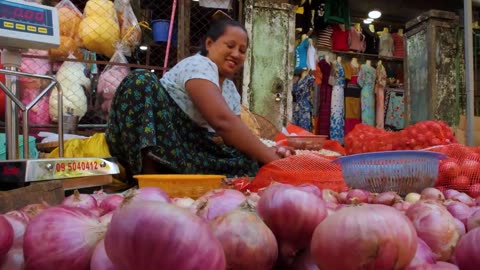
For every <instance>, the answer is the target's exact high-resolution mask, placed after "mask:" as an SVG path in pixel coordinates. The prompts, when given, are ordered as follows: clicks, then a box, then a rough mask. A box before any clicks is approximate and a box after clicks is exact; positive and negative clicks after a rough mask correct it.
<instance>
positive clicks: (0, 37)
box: [0, 0, 119, 190]
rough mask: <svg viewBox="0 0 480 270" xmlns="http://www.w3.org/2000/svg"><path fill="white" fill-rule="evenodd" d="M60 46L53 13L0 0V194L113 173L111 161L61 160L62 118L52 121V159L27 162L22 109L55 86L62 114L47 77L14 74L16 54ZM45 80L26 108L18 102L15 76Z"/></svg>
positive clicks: (33, 5) (41, 7) (51, 9)
mask: <svg viewBox="0 0 480 270" xmlns="http://www.w3.org/2000/svg"><path fill="white" fill-rule="evenodd" d="M59 45H60V31H59V25H58V14H57V9H56V8H54V7H49V6H45V5H40V4H36V3H30V2H24V1H19V0H0V49H3V50H2V57H1V63H2V65H3V66H4V67H5V69H0V73H5V75H6V76H5V78H6V81H5V84H3V83H1V82H0V90H2V91H3V92H5V94H6V103H5V123H6V127H5V129H6V134H5V135H6V139H7V140H6V142H7V145H6V146H7V160H6V161H0V190H2V186H3V187H7V186H12V185H15V184H18V185H22V184H25V183H27V182H35V181H44V180H55V179H69V178H78V177H86V176H99V175H112V174H118V173H119V168H118V165H117V164H116V162H115V161H116V159H115V158H96V157H92V158H63V150H64V149H63V117H58V142H59V155H60V157H61V158H55V159H28V157H29V149H28V148H29V147H28V146H29V142H28V137H29V136H28V111H29V110H30V109H31V108H32V107H33V106H35V104H36V103H37V102H38V101H39V100H40V99H41V98H42V97H43V96H45V95H46V94H47V93H48V92H49V91H50V90H51V89H52V88H53V87H54V86H55V85H56V86H57V89H58V96H59V99H58V115H60V116H61V115H63V102H62V101H63V93H62V90H61V87H60V84H58V83H57V81H56V79H55V78H54V77H52V76H44V75H36V74H30V73H25V72H19V71H18V68H19V67H20V65H21V62H22V54H21V53H22V51H24V50H26V49H42V50H46V49H51V48H57V47H58V46H59ZM18 76H26V77H31V78H39V79H46V80H49V81H50V84H49V85H48V86H47V87H46V88H45V89H44V90H43V91H42V92H41V93H40V94H39V95H38V96H37V97H36V98H35V99H34V100H32V101H31V102H30V103H29V104H27V105H25V104H23V103H22V102H21V101H20V100H19V91H18V86H17V77H18ZM19 110H21V111H22V114H23V125H22V130H23V140H24V142H23V149H24V157H25V158H26V159H17V157H18V149H19V148H18V131H19V129H18V111H19Z"/></svg>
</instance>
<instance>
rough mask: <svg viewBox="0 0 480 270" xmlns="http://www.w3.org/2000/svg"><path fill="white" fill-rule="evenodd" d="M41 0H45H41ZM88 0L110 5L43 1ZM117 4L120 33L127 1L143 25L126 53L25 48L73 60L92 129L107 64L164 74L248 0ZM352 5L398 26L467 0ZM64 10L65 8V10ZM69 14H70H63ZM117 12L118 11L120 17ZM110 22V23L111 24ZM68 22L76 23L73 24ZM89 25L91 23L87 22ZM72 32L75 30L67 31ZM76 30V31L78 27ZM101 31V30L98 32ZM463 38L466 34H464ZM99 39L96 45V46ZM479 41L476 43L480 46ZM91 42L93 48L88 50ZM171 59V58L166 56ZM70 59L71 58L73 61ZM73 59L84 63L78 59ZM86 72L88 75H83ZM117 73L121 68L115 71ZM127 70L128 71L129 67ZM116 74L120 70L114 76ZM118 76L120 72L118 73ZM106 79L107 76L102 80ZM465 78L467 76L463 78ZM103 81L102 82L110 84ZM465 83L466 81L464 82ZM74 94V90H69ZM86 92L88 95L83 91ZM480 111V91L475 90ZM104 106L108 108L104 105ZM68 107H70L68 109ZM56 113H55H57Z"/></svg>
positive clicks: (34, 65) (99, 116)
mask: <svg viewBox="0 0 480 270" xmlns="http://www.w3.org/2000/svg"><path fill="white" fill-rule="evenodd" d="M37 2H39V1H37ZM40 2H42V1H40ZM88 2H92V3H94V4H95V5H94V7H95V8H94V9H92V10H95V9H96V10H97V11H99V13H101V12H100V11H101V10H102V9H103V10H104V11H105V9H107V10H108V8H107V6H110V5H106V4H105V3H106V2H108V1H93V0H91V1H86V0H72V1H51V0H49V1H47V0H45V1H43V2H42V3H43V4H46V5H50V6H55V5H59V4H62V3H63V4H64V3H70V4H71V5H73V6H74V8H75V9H78V12H79V13H80V14H79V16H80V18H81V19H83V16H84V15H85V14H86V13H88V12H85V7H86V6H87V3H88ZM110 2H112V3H113V4H114V7H115V10H116V14H114V15H115V16H116V19H114V20H116V21H117V25H118V28H119V31H120V32H119V35H120V37H119V38H118V39H121V38H123V37H124V35H127V36H128V35H133V34H134V33H132V31H130V32H129V29H128V28H126V29H123V32H122V25H120V24H121V23H122V18H121V17H122V11H121V8H120V9H119V8H118V7H119V6H124V5H125V4H127V5H129V6H131V11H132V13H133V15H134V18H133V19H134V20H133V23H132V24H130V27H132V28H135V29H136V31H140V32H141V34H140V35H139V36H140V37H138V36H137V37H136V38H137V41H136V42H133V44H130V45H133V46H131V48H130V50H129V53H126V54H125V55H124V56H125V58H122V57H120V58H119V57H118V56H117V55H115V57H113V58H112V56H113V55H112V51H115V47H114V46H113V45H112V46H110V49H109V52H105V51H102V49H97V50H95V49H92V46H86V45H85V44H83V45H81V44H77V45H74V44H73V42H72V40H71V39H67V38H64V39H62V41H63V42H62V43H63V45H62V47H61V49H62V50H60V51H59V50H55V51H54V52H52V51H50V52H46V51H28V52H26V53H25V54H24V63H23V65H22V70H23V71H27V72H32V73H37V74H48V75H51V74H54V75H57V73H58V72H59V71H60V67H61V65H62V64H63V63H67V62H70V64H66V65H65V67H64V69H63V70H62V72H60V74H62V73H63V74H64V75H65V76H64V77H65V81H64V82H63V83H64V84H67V85H68V86H69V88H70V86H71V88H76V89H77V90H76V91H73V92H72V93H70V98H69V97H68V95H67V100H69V101H70V100H71V102H70V103H68V102H67V104H66V105H65V107H69V106H70V107H71V106H74V107H82V108H80V110H81V113H82V114H84V116H83V117H81V119H80V122H79V129H78V130H79V131H83V132H86V133H92V132H97V131H102V130H104V128H105V124H106V115H107V111H108V102H104V99H107V100H108V99H111V96H112V93H113V92H114V90H108V91H105V89H102V88H101V87H99V85H98V83H99V80H100V76H101V74H102V72H103V71H105V70H106V69H111V68H112V67H115V69H119V70H122V69H123V70H127V69H133V68H146V69H150V70H153V71H154V72H156V73H158V75H159V76H161V74H162V73H163V69H164V63H165V62H166V66H167V69H168V68H170V67H172V66H173V65H174V64H175V63H176V62H178V61H179V60H181V59H183V58H184V57H187V56H189V55H191V54H193V53H195V52H197V51H198V48H199V44H200V43H201V40H202V38H203V36H204V34H205V32H206V30H207V28H208V25H209V22H210V20H211V17H212V15H213V14H214V12H215V11H216V10H218V9H219V8H220V9H222V10H223V11H224V12H225V13H227V14H228V15H230V16H231V17H232V18H234V19H239V20H241V21H243V20H244V18H245V16H244V14H243V13H244V10H245V9H244V3H245V1H243V0H235V1H224V0H201V1H191V0H177V1H173V0H171V1H170V0H169V1H146V0H135V1H119V0H117V1H110ZM273 2H277V3H286V2H290V3H291V4H295V2H298V1H286V0H276V1H273ZM347 2H348V5H349V8H350V10H351V16H352V19H360V18H363V17H366V13H367V11H368V10H369V9H372V8H376V9H379V10H382V13H383V16H382V19H381V20H380V21H378V22H377V24H381V25H385V26H390V28H392V26H393V27H397V26H398V25H402V24H404V23H405V22H406V21H407V20H409V19H411V18H414V17H415V16H417V15H418V14H420V13H421V12H423V11H426V10H428V9H432V8H435V9H442V10H450V11H454V12H457V13H459V14H460V15H461V13H462V8H463V5H462V2H461V1H436V2H433V3H431V2H427V1H411V0H409V1H406V0H404V1H395V3H385V2H383V1H378V0H370V1H366V2H365V1H362V3H359V2H358V1H347ZM174 3H175V4H176V5H175V9H174V11H175V12H174V13H173V14H174V16H173V21H174V26H173V29H172V30H173V31H172V37H171V41H170V46H169V48H168V56H167V46H168V42H167V40H166V39H167V37H168V30H169V26H170V25H169V22H170V20H171V19H172V10H173V7H174ZM62 14H63V13H62ZM63 15H65V14H63ZM473 15H474V18H476V17H478V14H477V12H475V11H474V14H473ZM115 16H114V17H115ZM93 22H95V23H96V25H97V26H98V25H100V26H102V23H103V26H102V27H100V28H101V29H110V28H109V25H108V22H105V21H95V20H93ZM105 23H106V24H105ZM68 26H71V25H70V24H69V25H68ZM87 28H88V27H87ZM67 32H68V33H70V34H71V32H72V31H71V30H70V31H67ZM73 34H75V33H73ZM97 35H98V34H97ZM459 39H463V37H459ZM475 40H476V41H477V42H476V44H477V45H478V36H477V34H475ZM95 46H97V45H93V47H95ZM141 46H145V48H146V49H145V50H142V49H140V47H141ZM477 47H478V46H476V47H475V48H474V49H475V50H478V48H477ZM86 48H88V50H86ZM72 49H74V50H75V51H76V53H75V55H76V59H74V60H72V59H68V56H69V54H68V52H69V51H70V50H72ZM476 55H477V53H475V54H474V56H475V61H474V62H475V63H476V62H477V57H476ZM166 58H168V59H167V61H165V60H166ZM67 60H68V61H67ZM73 63H81V64H77V65H74V64H73ZM82 73H83V74H84V75H85V76H82ZM112 73H113V74H116V73H115V72H112ZM124 73H125V72H124ZM477 73H478V70H477V64H475V74H477ZM113 77H115V76H113ZM241 77H242V76H241V74H239V78H238V79H237V88H238V89H239V90H240V91H242V83H241V81H242V80H241ZM476 77H478V76H476ZM115 78H118V77H115ZM79 80H83V83H77V82H78V81H79ZM104 81H106V84H107V85H108V84H113V85H115V84H118V83H119V82H118V79H116V80H113V82H112V81H111V80H109V79H108V78H107V79H106V80H104ZM100 82H101V80H100ZM462 83H463V82H462ZM104 85H105V84H103V85H102V84H101V85H100V86H104ZM42 86H44V82H41V81H38V80H26V79H21V87H22V91H23V94H22V98H23V100H24V101H25V102H26V101H29V100H31V99H32V98H33V97H34V96H35V94H36V93H38V91H39V89H40V88H41V87H42ZM81 89H86V91H81ZM460 89H464V87H460ZM67 94H68V93H67ZM83 94H85V96H83ZM460 95H461V97H460V101H461V106H460V107H461V110H462V111H465V110H466V103H465V100H466V94H465V92H463V91H461V93H460ZM475 96H476V98H475V104H476V106H475V108H476V109H475V114H476V115H480V109H479V108H480V106H479V102H480V98H479V96H480V93H478V91H475ZM49 99H51V98H49V97H47V98H45V99H42V101H41V102H39V104H38V105H37V106H36V107H35V108H34V110H32V112H31V115H30V118H31V121H30V123H31V127H32V128H33V129H32V131H33V132H35V131H40V130H45V129H54V128H55V124H56V122H55V121H56V115H55V113H54V112H51V109H49V106H50V105H52V104H54V102H55V101H54V100H53V101H51V100H49ZM102 106H103V109H102ZM64 111H67V110H64ZM52 114H53V115H52Z"/></svg>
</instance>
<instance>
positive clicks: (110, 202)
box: [99, 194, 123, 214]
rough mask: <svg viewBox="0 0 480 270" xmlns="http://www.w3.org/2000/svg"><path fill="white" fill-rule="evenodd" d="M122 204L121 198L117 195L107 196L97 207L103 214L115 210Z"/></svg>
mask: <svg viewBox="0 0 480 270" xmlns="http://www.w3.org/2000/svg"><path fill="white" fill-rule="evenodd" d="M122 202H123V196H122V195H118V194H112V195H108V196H107V197H106V198H105V199H103V200H102V202H101V203H100V205H99V207H100V208H101V209H102V210H103V214H106V213H108V212H111V211H113V210H115V209H117V208H118V207H119V206H120V205H121V204H122Z"/></svg>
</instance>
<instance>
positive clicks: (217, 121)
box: [185, 79, 280, 163]
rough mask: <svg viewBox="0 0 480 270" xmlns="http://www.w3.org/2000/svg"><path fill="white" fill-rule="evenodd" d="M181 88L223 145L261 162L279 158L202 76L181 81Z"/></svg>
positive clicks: (216, 88) (218, 91) (212, 84)
mask: <svg viewBox="0 0 480 270" xmlns="http://www.w3.org/2000/svg"><path fill="white" fill-rule="evenodd" d="M185 88H186V90H187V93H188V94H189V96H190V98H191V99H192V102H193V104H194V105H195V106H196V107H197V109H198V111H199V112H200V113H201V114H202V115H203V117H204V118H205V120H206V121H207V122H208V123H209V125H210V126H211V127H212V128H213V129H215V131H216V132H217V133H218V134H219V135H220V136H221V137H222V138H223V141H224V142H225V143H226V144H227V145H231V146H233V147H235V148H237V149H238V150H239V151H241V152H243V153H245V154H247V155H248V156H250V157H251V158H252V159H254V160H257V161H259V162H262V163H269V162H271V161H274V160H277V159H279V158H280V156H279V155H277V154H276V153H275V149H271V148H269V147H267V146H266V145H265V144H263V143H262V142H261V141H260V140H259V139H258V138H257V137H256V136H255V135H254V134H253V133H252V132H251V131H250V129H249V128H248V127H247V125H245V124H244V123H243V122H242V120H241V119H240V117H238V116H237V115H235V114H234V113H233V112H232V111H231V110H230V108H229V107H228V105H227V103H226V102H225V99H224V98H223V96H222V94H221V92H220V91H221V90H220V89H219V88H218V87H217V86H216V85H215V84H214V83H212V82H210V81H208V80H204V79H192V80H189V81H187V83H185Z"/></svg>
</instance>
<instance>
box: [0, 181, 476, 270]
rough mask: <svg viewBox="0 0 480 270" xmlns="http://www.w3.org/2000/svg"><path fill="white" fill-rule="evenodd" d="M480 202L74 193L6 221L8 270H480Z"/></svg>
mask: <svg viewBox="0 0 480 270" xmlns="http://www.w3.org/2000/svg"><path fill="white" fill-rule="evenodd" d="M479 243H480V198H471V197H470V196H469V195H467V194H465V193H462V192H459V191H456V190H445V191H443V192H442V191H440V190H438V189H435V188H427V189H425V190H423V191H422V192H421V193H410V194H408V195H407V196H406V197H405V198H402V197H400V196H399V195H398V194H396V193H395V192H384V193H380V194H377V193H372V192H368V191H365V190H360V189H352V190H349V191H345V192H340V193H337V192H335V191H333V190H330V189H320V188H318V187H317V186H315V185H313V184H303V185H300V186H292V185H287V184H273V185H272V186H270V187H268V188H266V189H264V190H261V191H260V192H259V193H258V194H257V193H250V192H247V193H242V192H240V191H237V190H231V189H216V190H212V191H210V192H207V193H206V194H205V195H204V196H202V197H200V198H198V199H197V200H194V199H192V198H188V197H184V198H169V196H168V195H167V193H165V192H164V191H162V190H160V189H158V188H141V189H132V190H129V191H128V192H126V193H125V195H122V194H107V193H105V192H103V191H98V192H95V193H94V194H81V193H79V192H75V193H74V194H72V195H71V196H68V197H67V198H65V200H64V201H63V203H62V204H61V205H57V206H50V205H47V204H45V203H43V202H39V203H37V204H32V205H28V206H26V207H24V208H22V209H18V210H15V211H11V212H8V213H5V214H3V215H0V270H4V269H5V270H23V269H28V270H31V269H33V270H36V269H58V270H63V269H65V270H66V269H68V270H84V269H85V270H86V269H90V270H120V269H146V270H148V269H178V270H193V269H213V270H215V269H219V270H220V269H221V270H223V269H232V270H236V269H238V270H240V269H252V270H257V269H258V270H263V269H294V270H318V269H321V270H331V269H333V270H336V269H347V270H348V269H379V270H382V269H399V270H401V269H405V270H422V269H427V270H442V269H444V270H449V269H450V270H455V269H462V270H463V269H466V270H470V269H472V270H473V269H480V259H479V256H478V254H480V244H479Z"/></svg>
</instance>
